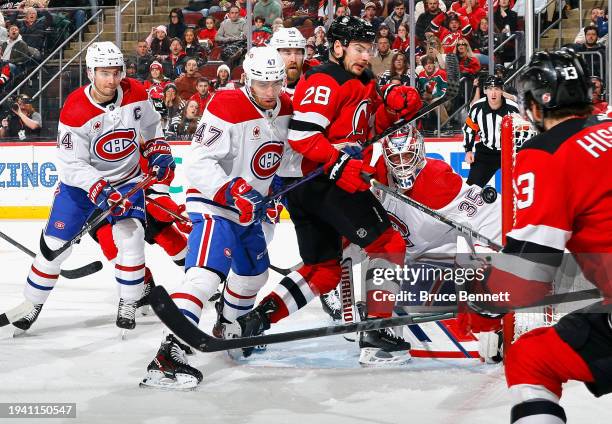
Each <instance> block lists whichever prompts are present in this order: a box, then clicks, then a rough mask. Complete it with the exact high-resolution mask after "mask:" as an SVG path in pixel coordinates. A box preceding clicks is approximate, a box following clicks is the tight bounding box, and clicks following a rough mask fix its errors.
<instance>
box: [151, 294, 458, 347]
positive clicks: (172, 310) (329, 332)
mask: <svg viewBox="0 0 612 424" xmlns="http://www.w3.org/2000/svg"><path fill="white" fill-rule="evenodd" d="M149 296H150V297H149V299H150V302H151V306H152V307H153V310H154V311H155V313H156V314H157V316H158V317H159V319H160V320H161V321H162V322H163V323H164V324H165V325H166V326H167V327H168V328H169V329H170V330H171V331H172V332H173V333H174V334H175V335H176V336H177V337H179V338H180V339H182V340H183V341H184V342H185V343H187V344H188V345H190V346H192V347H193V348H195V349H197V350H199V351H201V352H219V351H222V350H230V349H240V348H245V347H252V346H258V345H262V344H275V343H284V342H291V341H295V340H304V339H312V338H317V337H325V336H333V335H335V334H346V333H355V332H359V331H373V330H379V329H381V328H388V327H396V326H399V325H406V324H418V323H422V322H430V321H438V320H445V319H450V318H453V317H455V313H454V312H445V313H435V314H430V315H420V316H406V317H394V318H380V319H372V320H367V321H361V322H358V323H350V324H340V325H332V326H328V327H319V328H310V329H307V330H297V331H289V332H285V333H276V334H266V335H261V336H254V337H242V338H235V339H227V340H226V339H218V338H216V337H212V336H210V335H208V334H206V333H205V332H203V331H202V330H200V329H199V328H198V327H196V326H195V325H193V324H192V323H191V322H190V321H189V320H188V319H187V318H185V316H184V315H183V313H182V312H181V311H180V310H179V309H178V307H177V306H176V304H175V303H174V301H173V300H172V299H171V298H170V295H169V294H168V292H167V291H166V289H164V288H163V287H162V286H156V287H155V288H153V290H152V291H151V294H150V295H149Z"/></svg>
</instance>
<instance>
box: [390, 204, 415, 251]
mask: <svg viewBox="0 0 612 424" xmlns="http://www.w3.org/2000/svg"><path fill="white" fill-rule="evenodd" d="M387 215H388V216H389V221H391V226H392V227H393V229H394V230H396V231H398V232H399V233H400V235H401V236H402V238H403V239H404V240H405V241H406V245H407V246H408V247H413V246H414V244H412V242H411V241H410V240H409V239H408V237H410V230H408V226H407V225H406V223H405V222H404V221H402V220H401V219H399V217H398V216H397V215H395V214H394V213H392V212H389V211H387Z"/></svg>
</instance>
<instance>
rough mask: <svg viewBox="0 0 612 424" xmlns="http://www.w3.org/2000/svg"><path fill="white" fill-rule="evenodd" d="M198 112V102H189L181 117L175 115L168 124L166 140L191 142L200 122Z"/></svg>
mask: <svg viewBox="0 0 612 424" xmlns="http://www.w3.org/2000/svg"><path fill="white" fill-rule="evenodd" d="M198 111H199V109H198V102H197V101H196V100H188V101H187V104H186V105H185V107H184V108H183V110H182V112H181V113H180V115H175V116H174V117H173V118H172V121H171V122H170V123H169V124H168V130H167V132H166V138H168V139H171V140H191V138H192V137H193V134H194V133H195V132H196V129H197V128H198V121H199V120H200V114H199V113H198Z"/></svg>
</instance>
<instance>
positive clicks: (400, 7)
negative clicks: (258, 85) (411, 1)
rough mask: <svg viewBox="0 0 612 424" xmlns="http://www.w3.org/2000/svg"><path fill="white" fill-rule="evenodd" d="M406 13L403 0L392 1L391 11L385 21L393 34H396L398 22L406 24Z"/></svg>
mask: <svg viewBox="0 0 612 424" xmlns="http://www.w3.org/2000/svg"><path fill="white" fill-rule="evenodd" d="M408 21H409V20H408V15H407V14H406V6H404V2H403V0H396V1H395V3H393V12H392V13H391V14H390V15H389V16H388V17H387V19H385V21H384V22H385V23H386V24H387V25H388V26H389V31H391V33H392V34H393V35H395V34H397V29H398V28H399V26H400V24H406V25H408Z"/></svg>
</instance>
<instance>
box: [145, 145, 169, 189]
mask: <svg viewBox="0 0 612 424" xmlns="http://www.w3.org/2000/svg"><path fill="white" fill-rule="evenodd" d="M142 157H144V158H145V159H146V160H147V161H148V162H149V172H150V173H155V175H156V177H157V180H158V181H162V180H165V179H166V178H168V177H169V176H170V175H171V174H172V173H173V172H174V168H176V164H175V163H174V158H173V157H172V150H171V149H170V145H169V144H168V143H166V142H165V141H163V140H161V139H155V140H149V141H147V142H146V143H145V145H144V150H143V152H142Z"/></svg>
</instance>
